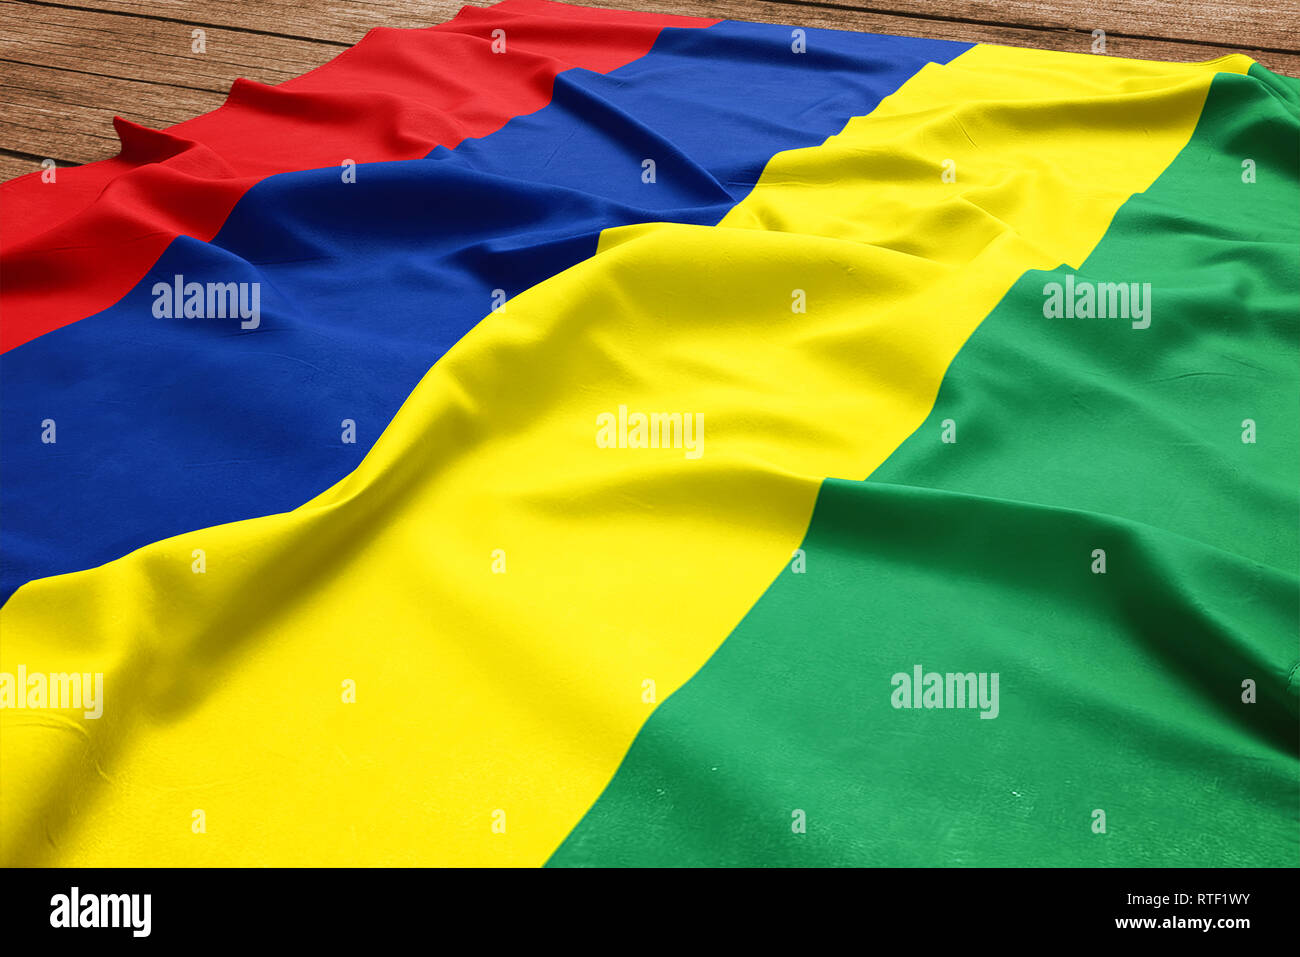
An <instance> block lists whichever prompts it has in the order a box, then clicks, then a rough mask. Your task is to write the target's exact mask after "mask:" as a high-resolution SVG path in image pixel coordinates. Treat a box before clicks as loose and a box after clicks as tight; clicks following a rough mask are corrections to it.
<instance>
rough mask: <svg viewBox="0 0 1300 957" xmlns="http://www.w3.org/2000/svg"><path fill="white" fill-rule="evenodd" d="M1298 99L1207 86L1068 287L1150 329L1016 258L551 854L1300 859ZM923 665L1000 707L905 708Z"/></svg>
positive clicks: (1287, 90) (728, 860) (1265, 79)
mask: <svg viewBox="0 0 1300 957" xmlns="http://www.w3.org/2000/svg"><path fill="white" fill-rule="evenodd" d="M1297 89H1300V87H1297V85H1296V84H1295V83H1294V81H1290V80H1286V79H1283V78H1280V77H1276V76H1274V75H1272V74H1270V73H1268V71H1266V70H1263V69H1261V68H1255V69H1252V71H1251V74H1250V76H1249V77H1241V76H1235V75H1226V74H1224V75H1220V76H1218V77H1217V78H1216V79H1215V81H1214V83H1213V86H1212V88H1211V92H1210V96H1209V98H1208V100H1207V104H1206V107H1205V111H1204V114H1203V116H1202V118H1201V122H1200V124H1199V125H1198V128H1197V131H1196V133H1195V135H1194V136H1193V138H1192V141H1191V142H1190V143H1189V145H1188V146H1187V148H1186V149H1185V150H1184V151H1183V152H1182V153H1181V154H1180V155H1179V156H1178V158H1177V159H1176V160H1175V162H1174V163H1173V164H1172V165H1171V167H1170V168H1169V169H1168V170H1167V171H1166V173H1165V174H1164V175H1163V176H1162V177H1161V178H1160V179H1159V180H1158V181H1157V183H1156V184H1155V185H1154V186H1153V187H1152V188H1151V189H1150V190H1148V191H1147V192H1146V193H1145V194H1142V195H1141V196H1138V197H1135V198H1134V199H1133V200H1131V201H1130V202H1129V203H1127V204H1126V205H1125V206H1124V207H1123V208H1122V209H1121V211H1120V213H1119V214H1118V215H1117V216H1116V218H1115V221H1114V223H1112V226H1111V229H1110V230H1109V231H1108V232H1107V234H1106V237H1105V238H1104V239H1103V241H1102V243H1101V244H1100V245H1099V246H1098V248H1097V249H1096V250H1095V252H1094V254H1093V255H1092V256H1091V257H1090V258H1089V260H1088V261H1087V263H1085V265H1084V267H1083V268H1082V269H1081V270H1079V271H1078V273H1077V275H1078V277H1079V278H1080V279H1081V280H1091V281H1095V282H1101V281H1132V282H1150V283H1151V284H1152V287H1153V297H1154V298H1153V315H1152V323H1151V326H1150V328H1148V329H1140V330H1139V329H1132V328H1130V325H1129V323H1128V322H1125V321H1122V320H1099V319H1091V320H1090V319H1046V318H1044V317H1043V313H1042V309H1043V302H1044V295H1043V286H1044V284H1045V282H1048V281H1052V280H1057V281H1062V280H1063V277H1064V276H1065V274H1066V273H1067V272H1068V271H1069V270H1058V271H1057V273H1056V274H1046V273H1039V272H1035V273H1030V274H1028V275H1026V276H1025V277H1024V278H1023V279H1022V280H1021V281H1020V282H1019V283H1018V284H1017V285H1016V286H1015V288H1014V289H1013V290H1012V291H1011V292H1009V293H1008V295H1007V297H1006V298H1005V299H1004V300H1003V302H1002V303H1001V304H1000V305H999V306H998V308H997V309H996V310H994V312H993V313H992V314H991V315H990V316H989V317H988V319H987V320H986V321H985V322H984V323H983V324H982V326H981V327H980V329H979V330H978V331H977V332H976V334H975V335H974V336H973V337H972V339H971V340H970V342H969V343H968V344H967V345H966V347H965V348H964V349H963V351H962V353H961V354H960V356H959V357H958V359H957V361H956V362H955V363H954V365H953V367H952V369H950V371H949V374H948V376H947V378H946V379H945V381H944V384H943V387H942V389H941V391H940V394H939V396H938V399H937V402H936V405H935V409H934V412H933V414H932V415H931V416H930V418H929V419H928V420H927V421H926V423H925V424H924V425H923V426H922V427H921V429H919V430H918V431H917V432H916V433H915V434H914V435H913V436H911V437H910V438H909V439H908V441H907V442H905V443H904V444H903V446H902V447H900V449H899V450H898V451H897V453H896V454H895V455H894V456H893V457H892V458H891V459H890V460H889V461H888V462H886V463H885V464H884V465H883V466H882V467H881V468H880V469H879V470H878V471H877V472H876V473H875V474H874V475H873V476H872V477H871V478H870V480H868V481H866V482H850V481H841V480H828V481H827V482H826V483H825V484H824V485H823V487H822V490H821V495H820V498H819V500H818V503H817V508H816V512H815V514H814V516H813V519H812V522H811V524H810V527H809V531H808V536H807V539H806V542H805V546H804V548H805V551H806V553H807V570H806V573H804V574H796V573H794V572H793V571H792V570H790V569H787V570H786V571H785V572H784V573H783V574H782V575H781V576H780V577H779V578H778V579H777V580H776V581H775V582H774V583H773V584H772V586H771V587H770V588H769V589H768V591H767V592H766V594H765V595H764V596H763V598H762V599H761V600H760V601H759V602H758V604H757V605H756V606H755V607H754V608H753V609H752V610H751V612H750V613H749V615H747V616H746V618H745V620H744V621H743V622H742V623H741V624H740V626H739V627H738V628H737V630H736V631H735V632H734V633H733V634H732V635H731V636H730V637H729V638H728V640H727V641H726V642H725V643H724V645H723V646H722V647H721V648H720V649H719V651H718V652H717V653H716V654H715V655H714V656H713V658H711V659H710V661H709V662H708V663H707V664H706V665H705V667H704V668H703V669H702V670H701V671H700V672H699V674H697V675H696V676H695V677H694V678H693V679H692V680H691V681H690V682H689V683H688V684H687V685H686V686H685V687H683V688H682V689H681V690H680V691H679V692H678V693H677V694H675V695H674V696H673V697H672V698H670V699H669V700H668V701H666V702H665V703H663V704H662V705H661V706H660V707H659V708H658V710H656V711H655V713H654V714H653V716H652V717H651V718H650V720H649V721H648V722H647V724H646V726H645V727H644V728H643V730H642V732H641V733H640V735H639V736H638V737H637V739H636V741H635V743H634V744H633V746H632V748H631V750H630V751H629V753H628V755H627V757H626V759H625V760H624V762H623V764H622V766H621V767H620V769H619V771H618V772H617V774H616V775H615V777H614V779H613V781H612V782H611V783H610V785H609V787H608V788H607V789H606V791H605V792H604V794H603V795H602V796H601V798H600V799H599V800H598V801H597V803H596V804H595V805H594V806H593V807H592V809H591V810H590V811H589V812H588V813H587V815H586V816H585V817H584V818H583V820H582V821H581V822H580V823H579V825H578V826H577V827H576V828H575V829H574V831H573V832H572V833H571V834H570V835H569V837H568V838H567V839H566V841H565V842H564V843H563V844H562V845H561V846H560V848H559V849H558V850H557V851H556V853H555V855H554V856H553V857H552V859H551V861H550V864H551V865H838V864H860V865H987V866H1000V865H1096V866H1114V865H1137V866H1154V865H1186V866H1212V865H1294V864H1295V862H1296V854H1297V829H1296V801H1295V796H1296V793H1297V791H1296V789H1297V783H1298V780H1297V766H1298V765H1297V749H1298V742H1297V702H1296V689H1295V685H1294V678H1293V677H1292V674H1293V672H1294V670H1295V668H1296V634H1297V596H1298V591H1297V587H1298V583H1297V578H1296V566H1297V561H1298V559H1300V540H1298V538H1300V532H1298V529H1300V497H1298V496H1297V481H1296V480H1297V466H1298V465H1300V434H1298V427H1297V419H1296V410H1297V407H1298V403H1300V349H1298V347H1297V342H1298V341H1300V320H1298V318H1297V317H1298V314H1300V295H1298V293H1297V274H1298V272H1300V270H1298V263H1297V257H1298V256H1300V229H1298V224H1300V217H1297V215H1296V214H1297V211H1298V210H1300V190H1298V188H1297V169H1298V165H1300V156H1298V155H1297V146H1298V145H1300V121H1298V119H1297V112H1296V111H1297V107H1296V104H1297V102H1300V100H1298V99H1297ZM1135 135H1140V133H1136V132H1135ZM1245 159H1252V160H1254V161H1255V165H1256V169H1257V173H1256V179H1257V181H1256V182H1255V183H1253V184H1246V183H1243V182H1242V161H1243V160H1245ZM1248 418H1249V419H1253V420H1254V421H1255V423H1256V429H1257V442H1256V444H1253V445H1252V444H1245V443H1243V442H1242V438H1241V436H1242V427H1241V423H1242V420H1244V419H1248ZM945 419H954V420H956V422H957V443H956V444H944V443H942V442H940V434H941V431H942V422H943V420H945ZM863 427H864V428H867V427H869V423H864V425H863ZM1097 548H1101V549H1105V551H1106V558H1107V572H1106V574H1105V575H1098V574H1093V573H1092V570H1091V566H1092V561H1093V560H1092V552H1093V550H1094V549H1097ZM916 664H920V665H922V666H923V667H924V668H925V670H927V671H930V670H933V671H938V672H968V671H970V672H985V673H992V672H997V673H998V674H999V707H1000V713H999V715H998V717H997V718H996V719H993V720H987V719H980V718H979V716H978V712H977V710H960V709H944V710H937V709H935V710H926V709H916V710H902V709H895V708H894V707H893V706H892V705H891V692H892V686H891V676H892V675H894V674H895V673H898V672H903V673H910V672H911V671H912V668H913V666H914V665H916ZM1247 678H1250V679H1253V680H1254V681H1255V682H1257V685H1258V699H1259V700H1258V702H1257V703H1255V704H1245V703H1243V702H1242V700H1241V696H1242V690H1241V685H1242V681H1243V679H1247ZM1097 809H1100V810H1103V811H1104V812H1105V814H1106V833H1104V834H1097V833H1094V832H1093V821H1094V811H1095V810H1097ZM798 811H802V812H804V814H805V815H806V820H807V827H806V833H796V829H795V828H794V827H792V824H793V823H794V821H795V819H796V816H797V815H796V812H798Z"/></svg>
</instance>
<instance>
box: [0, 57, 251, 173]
mask: <svg viewBox="0 0 1300 957" xmlns="http://www.w3.org/2000/svg"><path fill="white" fill-rule="evenodd" d="M224 99H225V94H222V93H214V92H208V91H205V90H191V89H184V88H178V87H171V86H162V85H159V84H155V83H141V82H140V81H138V80H123V79H120V78H117V77H88V76H86V75H85V74H83V73H72V72H69V71H66V70H51V69H49V68H46V67H34V66H28V65H26V64H23V63H6V64H5V65H4V69H3V70H0V104H3V109H0V144H3V145H4V146H5V147H6V148H8V149H10V150H16V151H20V152H23V153H28V154H32V155H35V156H49V157H52V158H56V159H58V158H61V159H64V160H73V161H75V162H79V163H85V162H89V161H90V160H95V159H104V158H106V157H109V156H114V155H116V153H117V151H118V141H117V133H116V132H114V130H113V115H114V114H115V113H116V114H118V115H120V116H122V117H123V118H124V119H128V120H131V121H132V122H134V123H140V124H142V125H144V126H149V127H152V128H154V129H157V128H159V127H163V126H170V125H171V124H173V123H179V122H180V121H181V120H186V119H189V118H190V117H192V116H197V115H198V114H200V113H206V112H207V111H208V110H212V109H215V108H216V107H218V106H220V105H221V102H222V101H223V100H224Z"/></svg>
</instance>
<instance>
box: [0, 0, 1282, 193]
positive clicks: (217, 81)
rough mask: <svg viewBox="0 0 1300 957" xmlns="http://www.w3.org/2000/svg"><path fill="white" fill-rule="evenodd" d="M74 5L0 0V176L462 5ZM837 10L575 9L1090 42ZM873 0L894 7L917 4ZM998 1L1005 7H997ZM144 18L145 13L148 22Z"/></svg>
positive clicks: (688, 1)
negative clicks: (380, 28)
mask: <svg viewBox="0 0 1300 957" xmlns="http://www.w3.org/2000/svg"><path fill="white" fill-rule="evenodd" d="M82 2H84V3H93V4H95V5H96V6H97V7H99V6H102V7H103V8H104V9H105V10H115V11H118V12H117V13H116V14H114V13H99V12H95V11H91V10H84V9H75V8H74V7H75V4H74V3H73V2H72V0H0V38H3V39H0V61H9V62H6V63H5V64H4V67H3V69H2V70H0V74H2V75H0V145H3V147H4V148H5V149H6V151H7V154H9V155H4V156H0V169H4V170H5V171H6V172H7V171H11V170H18V171H25V170H26V169H29V168H30V165H29V164H30V163H31V162H32V161H31V160H30V159H29V158H25V156H15V155H12V154H14V153H19V154H29V155H31V156H51V157H53V158H55V159H56V160H60V161H74V162H89V161H91V160H96V159H103V158H105V157H108V156H112V155H114V154H115V153H116V152H117V138H116V134H115V133H114V132H113V129H112V125H111V118H112V116H113V114H114V113H118V114H120V115H122V116H124V117H126V118H127V119H130V120H132V121H134V122H138V123H142V124H144V125H146V126H151V127H155V128H156V127H162V126H169V125H171V124H173V123H178V122H180V121H182V120H185V119H189V118H190V117H192V116H196V115H198V114H199V113H202V112H206V111H207V110H211V109H214V108H216V107H217V106H218V105H220V103H221V102H222V100H223V99H224V97H225V93H226V91H227V90H228V89H229V87H230V84H231V83H232V82H233V81H234V80H235V78H236V77H239V76H245V77H248V78H250V79H254V80H258V81H260V82H265V83H276V82H281V81H283V80H285V79H287V78H288V77H290V76H296V75H299V74H301V73H303V72H305V71H307V70H309V69H312V68H313V67H315V66H319V65H320V64H321V63H324V62H325V61H327V60H329V59H330V58H331V57H332V56H334V55H336V54H337V53H338V52H339V51H340V49H341V46H340V44H342V43H352V42H355V41H356V40H359V39H360V38H361V36H363V35H364V33H365V32H366V31H367V30H368V29H370V28H371V27H373V26H377V25H387V26H405V27H414V26H427V25H429V24H431V23H436V22H442V21H445V20H447V19H450V18H451V17H452V16H454V15H455V13H456V11H457V10H459V9H460V7H461V4H460V3H459V2H456V0H432V2H427V0H426V2H419V3H416V2H412V0H388V2H373V0H332V2H329V3H327V4H325V5H324V6H323V7H317V6H315V5H314V4H313V5H301V4H300V3H299V2H296V0H294V2H290V0H265V2H254V0H226V2H218V3H197V2H193V0H82ZM847 2H851V0H825V2H822V0H818V5H812V4H808V3H802V2H799V3H795V2H776V0H587V3H586V5H588V6H601V7H610V8H614V9H640V10H648V11H655V12H660V13H680V14H687V15H693V16H708V17H719V18H729V19H738V20H746V19H747V20H757V21H763V22H769V23H786V24H791V25H799V26H808V27H822V28H827V29H841V30H865V31H870V32H875V33H893V34H902V35H911V36H930V37H936V38H941V39H951V40H962V41H967V42H986V43H1002V44H1008V45H1011V46H1028V47H1041V48H1047V49H1054V50H1070V51H1077V52H1087V51H1088V49H1089V47H1090V44H1091V36H1090V28H1088V29H1084V28H1080V29H1077V30H1069V29H1063V28H1051V29H1031V28H1027V27H1020V26H1006V25H1000V24H985V23H976V22H970V21H965V20H960V19H944V20H934V19H925V18H918V17H917V16H914V15H903V14H896V13H877V12H872V11H869V10H864V9H857V8H854V7H846V6H838V5H837V4H839V3H847ZM856 2H858V3H864V2H875V0H856ZM881 2H885V3H890V4H893V5H897V4H898V3H903V4H910V3H919V2H920V0H881ZM961 2H967V0H961ZM1035 2H1038V3H1042V2H1044V0H1035ZM1056 2H1058V3H1061V4H1070V3H1075V2H1076V0H1056ZM1125 2H1128V3H1130V4H1132V3H1135V2H1136V0H1125ZM1241 2H1244V3H1246V4H1250V3H1254V2H1256V0H1241ZM1284 2H1287V3H1297V2H1300V0H1284ZM998 3H999V4H1001V5H1002V7H1004V8H1005V7H1006V3H1005V0H998ZM151 11H157V13H156V14H154V15H148V14H149V13H150V12H151ZM198 23H203V24H207V25H206V26H204V29H205V30H206V31H207V38H206V39H207V52H206V53H205V54H202V55H200V54H194V53H192V51H191V49H190V46H189V39H190V30H191V29H192V28H193V25H194V24H198ZM277 30H278V31H279V32H282V33H294V34H296V35H306V34H312V35H314V37H315V39H313V40H299V39H290V38H286V37H284V36H274V35H269V34H271V33H274V32H275V31H277ZM258 31H265V33H263V32H258ZM1234 50H1235V48H1233V47H1230V46H1222V47H1219V46H1212V45H1209V44H1203V43H1184V42H1176V41H1168V40H1160V39H1144V38H1136V37H1124V36H1116V35H1114V34H1112V35H1111V36H1110V38H1109V43H1108V52H1109V53H1110V54H1111V55H1116V56H1134V57H1140V58H1145V59H1156V60H1183V61H1187V60H1203V59H1208V58H1209V57H1212V56H1217V55H1222V54H1223V53H1228V52H1234ZM1237 52H1246V53H1247V54H1248V55H1251V56H1254V57H1255V58H1256V59H1258V60H1260V62H1262V63H1264V64H1265V65H1266V66H1269V67H1270V68H1271V69H1274V70H1277V71H1279V72H1282V73H1288V74H1290V75H1293V76H1294V75H1300V55H1297V54H1278V53H1269V52H1266V51H1261V50H1241V51H1237ZM9 175H16V174H13V173H10V174H9Z"/></svg>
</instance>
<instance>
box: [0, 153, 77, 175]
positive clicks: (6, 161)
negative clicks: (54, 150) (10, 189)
mask: <svg viewBox="0 0 1300 957" xmlns="http://www.w3.org/2000/svg"><path fill="white" fill-rule="evenodd" d="M50 158H51V159H57V157H50ZM59 165H60V166H64V165H66V163H60V164H59ZM40 168H41V161H40V159H38V158H36V157H33V156H21V155H19V154H18V153H16V152H15V151H12V150H4V149H0V183H3V182H6V181H8V180H11V179H15V178H16V177H19V176H23V175H24V174H26V173H30V172H32V171H33V170H38V169H40Z"/></svg>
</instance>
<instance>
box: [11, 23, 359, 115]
mask: <svg viewBox="0 0 1300 957" xmlns="http://www.w3.org/2000/svg"><path fill="white" fill-rule="evenodd" d="M32 11H35V12H36V14H37V15H36V16H32V15H27V14H30V13H31V12H32ZM0 22H3V24H4V29H3V30H2V31H0V60H3V61H8V62H10V63H23V64H27V65H29V66H40V67H51V68H54V69H57V70H63V71H69V72H73V73H79V74H82V75H85V76H87V77H91V78H93V77H105V76H107V77H117V78H119V79H124V80H138V81H141V82H144V83H161V84H166V85H169V86H173V87H182V88H189V89H200V90H208V91H211V92H215V93H221V94H223V95H224V94H225V93H226V91H228V90H229V89H230V84H231V81H232V80H233V79H234V78H235V77H237V76H242V77H245V78H247V79H250V80H256V81H258V82H259V83H282V82H284V81H285V80H289V79H292V78H293V77H295V76H299V75H301V74H303V73H306V72H307V71H308V70H312V69H315V68H316V67H318V66H320V65H321V64H322V63H324V62H325V61H326V60H330V59H332V58H333V57H335V56H337V55H338V54H339V52H340V49H341V48H340V47H338V46H336V45H334V44H329V43H312V42H307V41H303V40H287V39H284V38H282V37H265V36H252V37H250V36H249V35H248V34H246V33H239V32H237V31H233V30H223V29H219V28H215V27H214V28H209V29H207V30H206V31H205V36H204V52H203V53H195V52H194V50H193V42H194V41H193V39H192V38H191V36H190V28H189V27H188V26H186V25H185V24H178V23H167V22H162V21H158V20H152V19H147V18H144V17H133V16H122V15H119V14H112V13H94V12H90V11H85V10H71V9H68V8H66V7H53V6H51V7H34V6H32V5H30V4H25V3H15V2H11V0H0ZM86 82H87V85H88V86H90V87H93V86H94V79H88V80H87V81H86Z"/></svg>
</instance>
